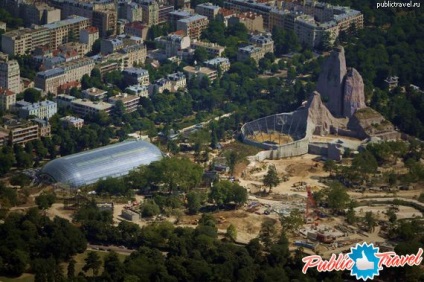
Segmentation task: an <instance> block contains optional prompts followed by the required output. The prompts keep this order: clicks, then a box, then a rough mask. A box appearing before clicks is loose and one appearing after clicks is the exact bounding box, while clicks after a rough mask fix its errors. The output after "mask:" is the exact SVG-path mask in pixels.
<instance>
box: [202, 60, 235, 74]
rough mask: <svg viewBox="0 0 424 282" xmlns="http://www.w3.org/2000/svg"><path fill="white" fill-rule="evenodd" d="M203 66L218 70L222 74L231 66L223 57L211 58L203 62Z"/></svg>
mask: <svg viewBox="0 0 424 282" xmlns="http://www.w3.org/2000/svg"><path fill="white" fill-rule="evenodd" d="M203 64H204V65H205V66H206V67H209V68H212V69H216V70H218V69H220V71H221V72H222V73H224V72H227V71H228V70H229V69H230V66H231V64H230V60H229V59H228V58H224V57H217V58H213V59H211V60H207V61H204V62H203Z"/></svg>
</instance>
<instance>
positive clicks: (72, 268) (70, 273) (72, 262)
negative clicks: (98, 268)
mask: <svg viewBox="0 0 424 282" xmlns="http://www.w3.org/2000/svg"><path fill="white" fill-rule="evenodd" d="M76 263H77V262H76V261H75V260H74V259H73V258H72V259H71V260H70V261H69V263H68V269H67V270H68V275H67V276H68V279H72V278H74V277H75V264H76Z"/></svg>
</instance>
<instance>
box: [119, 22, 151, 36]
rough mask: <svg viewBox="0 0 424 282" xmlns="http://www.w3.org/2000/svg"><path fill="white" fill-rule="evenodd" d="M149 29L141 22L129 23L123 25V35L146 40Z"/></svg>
mask: <svg viewBox="0 0 424 282" xmlns="http://www.w3.org/2000/svg"><path fill="white" fill-rule="evenodd" d="M148 31H149V27H148V26H147V25H146V24H143V23H142V22H130V23H127V24H125V26H124V33H125V34H128V35H132V36H137V37H140V38H143V40H146V38H147V32H148Z"/></svg>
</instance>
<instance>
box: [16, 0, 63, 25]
mask: <svg viewBox="0 0 424 282" xmlns="http://www.w3.org/2000/svg"><path fill="white" fill-rule="evenodd" d="M20 13H21V15H24V16H23V17H22V19H23V20H24V23H25V25H26V26H31V25H33V24H34V25H43V24H49V23H52V22H57V21H60V14H61V12H60V9H55V8H53V7H51V6H49V5H47V4H46V3H36V2H34V3H25V2H23V3H22V4H21V6H20Z"/></svg>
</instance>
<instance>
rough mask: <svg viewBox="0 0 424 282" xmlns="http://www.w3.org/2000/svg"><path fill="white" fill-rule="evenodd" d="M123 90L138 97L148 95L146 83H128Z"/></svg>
mask: <svg viewBox="0 0 424 282" xmlns="http://www.w3.org/2000/svg"><path fill="white" fill-rule="evenodd" d="M125 91H126V92H128V93H130V94H132V95H136V96H139V97H148V96H149V87H148V86H146V85H140V84H136V85H130V86H128V87H127V88H126V89H125Z"/></svg>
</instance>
